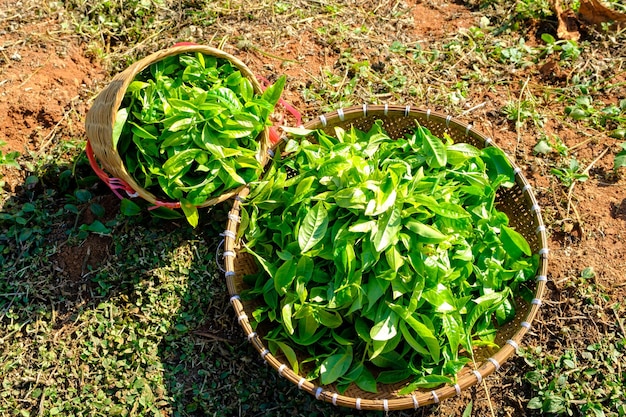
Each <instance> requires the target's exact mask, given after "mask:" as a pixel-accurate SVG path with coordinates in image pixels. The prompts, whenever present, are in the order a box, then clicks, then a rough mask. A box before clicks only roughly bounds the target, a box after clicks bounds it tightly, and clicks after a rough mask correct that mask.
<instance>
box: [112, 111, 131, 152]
mask: <svg viewBox="0 0 626 417" xmlns="http://www.w3.org/2000/svg"><path fill="white" fill-rule="evenodd" d="M127 119H128V109H127V108H122V109H119V110H118V111H117V113H116V115H115V123H114V124H113V136H112V138H111V140H112V141H113V149H115V150H117V143H118V142H119V140H120V136H121V135H122V131H123V130H124V124H125V123H126V120H127Z"/></svg>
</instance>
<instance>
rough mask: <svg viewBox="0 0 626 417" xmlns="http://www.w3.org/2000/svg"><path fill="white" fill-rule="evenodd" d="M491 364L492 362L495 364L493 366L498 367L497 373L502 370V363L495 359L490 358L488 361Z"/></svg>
mask: <svg viewBox="0 0 626 417" xmlns="http://www.w3.org/2000/svg"><path fill="white" fill-rule="evenodd" d="M487 360H488V361H489V362H491V363H492V364H493V366H495V367H496V371H498V370H500V362H498V361H497V360H496V359H494V358H489V359H487Z"/></svg>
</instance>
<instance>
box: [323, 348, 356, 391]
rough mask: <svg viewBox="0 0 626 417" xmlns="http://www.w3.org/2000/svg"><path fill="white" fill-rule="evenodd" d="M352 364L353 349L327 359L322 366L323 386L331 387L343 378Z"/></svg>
mask: <svg viewBox="0 0 626 417" xmlns="http://www.w3.org/2000/svg"><path fill="white" fill-rule="evenodd" d="M351 364H352V349H351V348H350V347H348V348H347V349H346V351H345V352H343V353H337V354H334V355H331V356H329V357H328V358H326V359H325V360H324V361H323V362H322V364H321V366H320V381H321V383H322V385H329V384H332V383H333V382H335V381H337V380H338V379H339V378H340V377H341V376H343V375H344V374H345V373H346V372H347V371H348V369H350V365H351Z"/></svg>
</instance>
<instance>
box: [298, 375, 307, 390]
mask: <svg viewBox="0 0 626 417" xmlns="http://www.w3.org/2000/svg"><path fill="white" fill-rule="evenodd" d="M305 382H306V378H300V381H298V389H302V386H303V385H304V383H305Z"/></svg>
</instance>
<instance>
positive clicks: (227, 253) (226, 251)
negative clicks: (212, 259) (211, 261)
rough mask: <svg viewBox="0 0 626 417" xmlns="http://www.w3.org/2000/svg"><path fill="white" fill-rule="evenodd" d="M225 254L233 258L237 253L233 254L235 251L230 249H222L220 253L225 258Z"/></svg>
mask: <svg viewBox="0 0 626 417" xmlns="http://www.w3.org/2000/svg"><path fill="white" fill-rule="evenodd" d="M227 256H230V257H233V258H234V257H236V256H237V255H236V254H235V252H234V251H232V250H225V251H224V253H223V254H222V257H224V258H226V257H227Z"/></svg>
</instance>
